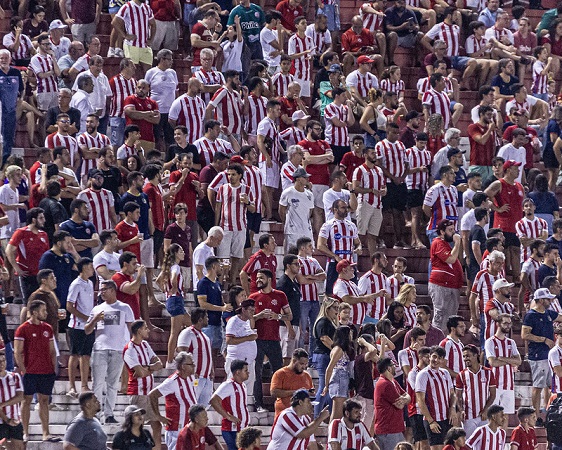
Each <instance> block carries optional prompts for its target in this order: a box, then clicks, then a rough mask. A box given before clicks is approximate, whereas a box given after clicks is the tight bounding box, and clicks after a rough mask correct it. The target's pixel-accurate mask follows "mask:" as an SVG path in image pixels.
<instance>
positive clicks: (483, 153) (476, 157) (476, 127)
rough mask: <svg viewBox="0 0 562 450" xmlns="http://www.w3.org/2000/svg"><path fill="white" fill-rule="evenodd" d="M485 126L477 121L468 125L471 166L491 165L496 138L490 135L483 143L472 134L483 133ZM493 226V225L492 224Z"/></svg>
mask: <svg viewBox="0 0 562 450" xmlns="http://www.w3.org/2000/svg"><path fill="white" fill-rule="evenodd" d="M486 130H487V128H484V127H483V126H482V125H480V124H479V123H471V124H470V125H469V126H468V141H469V143H470V165H471V166H488V167H489V166H491V165H492V158H493V157H494V155H495V153H496V140H495V139H494V136H490V137H489V138H488V140H487V141H486V143H485V144H479V143H478V142H476V141H475V140H474V136H478V135H480V136H481V135H483V134H484V133H486ZM494 226H495V225H494Z"/></svg>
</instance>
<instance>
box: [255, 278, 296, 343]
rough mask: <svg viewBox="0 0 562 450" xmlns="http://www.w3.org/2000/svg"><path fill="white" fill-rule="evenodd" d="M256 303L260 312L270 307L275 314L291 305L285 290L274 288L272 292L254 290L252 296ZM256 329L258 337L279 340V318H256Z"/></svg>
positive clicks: (280, 312)
mask: <svg viewBox="0 0 562 450" xmlns="http://www.w3.org/2000/svg"><path fill="white" fill-rule="evenodd" d="M249 298H251V299H252V300H254V301H255V303H256V312H255V314H258V313H260V312H262V311H263V310H264V309H270V310H271V311H272V312H273V313H275V314H282V313H283V308H284V307H285V306H289V301H288V300H287V296H286V295H285V293H284V292H283V291H278V290H277V289H274V290H273V291H271V292H268V293H265V292H263V291H261V290H260V291H258V292H254V293H253V294H250V297H249ZM256 330H257V332H258V339H261V340H264V341H279V340H280V337H279V320H277V319H259V320H256Z"/></svg>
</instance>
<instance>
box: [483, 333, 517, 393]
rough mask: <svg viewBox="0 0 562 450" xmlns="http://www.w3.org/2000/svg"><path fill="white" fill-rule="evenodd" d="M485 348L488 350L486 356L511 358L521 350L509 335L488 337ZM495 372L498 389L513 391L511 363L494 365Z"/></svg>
mask: <svg viewBox="0 0 562 450" xmlns="http://www.w3.org/2000/svg"><path fill="white" fill-rule="evenodd" d="M484 350H485V351H486V358H488V359H489V358H490V357H492V358H511V357H512V356H518V355H519V350H517V344H516V343H515V341H514V340H513V339H510V338H508V337H506V338H504V339H503V340H502V339H500V338H498V337H497V336H492V337H491V338H489V339H486V342H485V343H484ZM492 371H493V372H494V377H496V381H497V383H498V389H504V390H507V391H512V390H513V389H514V387H515V384H514V380H513V378H514V377H513V366H512V365H511V364H506V365H504V366H501V367H492Z"/></svg>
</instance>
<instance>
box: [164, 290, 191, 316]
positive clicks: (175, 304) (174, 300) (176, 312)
mask: <svg viewBox="0 0 562 450" xmlns="http://www.w3.org/2000/svg"><path fill="white" fill-rule="evenodd" d="M166 310H167V311H168V312H169V313H170V315H171V316H172V317H176V316H181V315H183V314H186V310H185V304H184V299H183V297H182V296H181V295H172V296H171V297H168V298H167V300H166Z"/></svg>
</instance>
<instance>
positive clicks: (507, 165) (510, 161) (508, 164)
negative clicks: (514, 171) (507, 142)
mask: <svg viewBox="0 0 562 450" xmlns="http://www.w3.org/2000/svg"><path fill="white" fill-rule="evenodd" d="M520 165H521V163H520V162H517V161H514V160H513V159H508V160H507V161H506V162H504V163H503V170H507V169H509V168H510V167H514V166H520Z"/></svg>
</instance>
